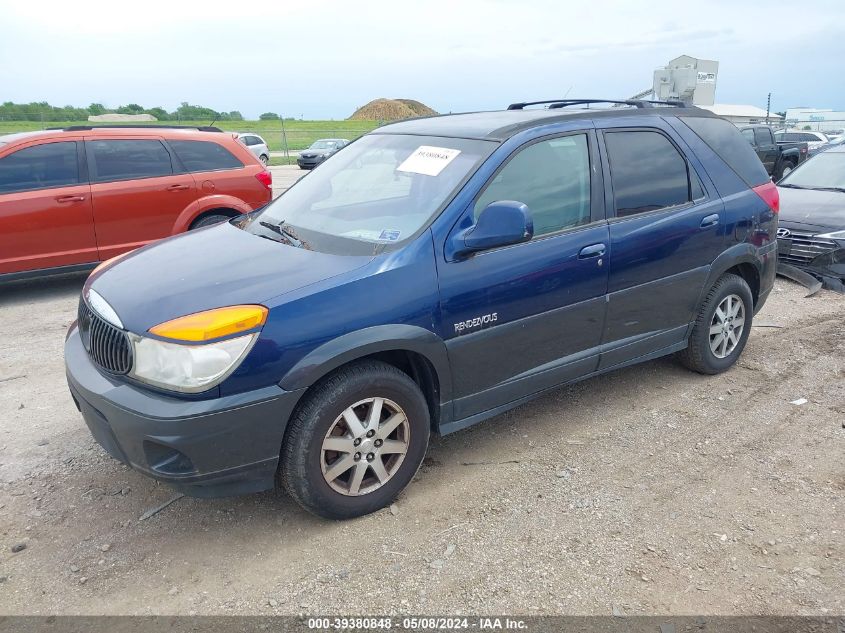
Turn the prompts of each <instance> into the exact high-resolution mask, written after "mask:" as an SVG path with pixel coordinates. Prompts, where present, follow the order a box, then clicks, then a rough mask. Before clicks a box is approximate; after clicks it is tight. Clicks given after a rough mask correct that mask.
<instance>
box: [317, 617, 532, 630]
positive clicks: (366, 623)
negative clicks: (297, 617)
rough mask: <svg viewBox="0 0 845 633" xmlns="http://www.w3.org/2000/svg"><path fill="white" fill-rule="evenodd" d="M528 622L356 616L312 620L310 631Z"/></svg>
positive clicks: (521, 624) (520, 625) (499, 626)
mask: <svg viewBox="0 0 845 633" xmlns="http://www.w3.org/2000/svg"><path fill="white" fill-rule="evenodd" d="M527 626H528V625H527V623H526V622H525V621H524V620H519V619H511V618H496V617H483V618H465V617H457V618H454V617H453V618H445V617H444V618H438V617H405V618H402V620H393V619H392V618H389V617H354V618H309V619H308V628H309V629H313V630H318V631H319V630H356V629H357V630H379V629H381V630H390V629H393V628H397V629H402V630H410V631H425V630H471V629H476V630H479V631H496V630H510V631H518V630H525V629H526V628H527Z"/></svg>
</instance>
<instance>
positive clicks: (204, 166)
mask: <svg viewBox="0 0 845 633" xmlns="http://www.w3.org/2000/svg"><path fill="white" fill-rule="evenodd" d="M252 138H255V137H252ZM168 143H170V147H172V148H173V151H174V152H176V155H177V156H178V157H179V160H180V161H182V164H183V165H184V166H185V169H187V170H188V171H216V170H219V169H238V168H240V167H243V166H244V164H243V163H242V162H241V161H239V160H238V159H237V158H235V156H234V155H233V154H232V153H231V152H230V151H229V150H227V149H226V148H225V147H223V146H222V145H218V144H217V143H213V142H211V141H168Z"/></svg>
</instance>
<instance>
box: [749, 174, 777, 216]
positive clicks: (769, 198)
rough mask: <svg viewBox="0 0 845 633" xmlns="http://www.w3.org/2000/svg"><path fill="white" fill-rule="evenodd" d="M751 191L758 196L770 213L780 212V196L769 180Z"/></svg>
mask: <svg viewBox="0 0 845 633" xmlns="http://www.w3.org/2000/svg"><path fill="white" fill-rule="evenodd" d="M752 191H753V192H754V193H756V194H757V195H758V196H760V197H761V198H762V199H763V202H765V203H766V204H767V205H769V208H770V209H771V210H772V211H774V212H775V213H777V212H778V211H780V194H779V193H778V188H777V186H776V185H775V183H773V182H772V181H771V180H770V181H769V182H765V183H763V184H762V185H759V186H757V187H754V188H753V189H752Z"/></svg>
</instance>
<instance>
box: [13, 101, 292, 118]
mask: <svg viewBox="0 0 845 633" xmlns="http://www.w3.org/2000/svg"><path fill="white" fill-rule="evenodd" d="M98 114H151V115H153V116H154V117H155V118H156V119H158V120H159V121H204V120H206V119H207V120H208V122H209V123H210V122H211V121H213V120H214V119H216V120H218V121H243V119H244V118H243V116H242V115H241V113H240V112H238V111H237V110H232V111H231V112H217V111H215V110H212V109H211V108H206V107H203V106H197V105H191V104H189V103H188V102H186V101H183V102H182V104H181V105H180V106H179V107H178V108H176V109H175V110H174V111H173V112H168V111H167V110H165V109H164V108H161V107H155V108H144V107H143V106H140V105H138V104H137V103H130V104H128V105H122V106H120V107H119V108H106V107H105V106H104V105H103V104H102V103H92V104H91V105H89V106H88V107H87V108H75V107H73V106H64V107H57V106H51V105H50V104H49V103H47V102H46V101H41V102H33V103H12V102H11V101H6V102H5V103H3V104H2V105H0V121H87V120H88V117H89V116H91V115H98ZM266 115H269V116H267V118H279V117H278V115H274V114H273V113H269V112H268V113H265V114H263V115H261V118H262V119H263V118H265V116H266Z"/></svg>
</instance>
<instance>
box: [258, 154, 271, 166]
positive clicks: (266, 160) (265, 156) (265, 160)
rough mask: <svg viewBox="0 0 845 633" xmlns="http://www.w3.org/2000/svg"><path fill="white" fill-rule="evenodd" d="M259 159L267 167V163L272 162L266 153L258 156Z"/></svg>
mask: <svg viewBox="0 0 845 633" xmlns="http://www.w3.org/2000/svg"><path fill="white" fill-rule="evenodd" d="M258 160H260V161H261V164H262V165H264V166H265V167H266V166H267V163H269V162H270V157H269V156H267V155H266V154H262V155H261V156H259V157H258Z"/></svg>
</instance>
